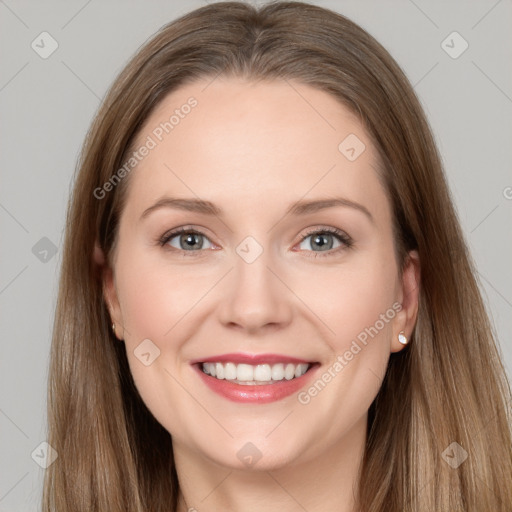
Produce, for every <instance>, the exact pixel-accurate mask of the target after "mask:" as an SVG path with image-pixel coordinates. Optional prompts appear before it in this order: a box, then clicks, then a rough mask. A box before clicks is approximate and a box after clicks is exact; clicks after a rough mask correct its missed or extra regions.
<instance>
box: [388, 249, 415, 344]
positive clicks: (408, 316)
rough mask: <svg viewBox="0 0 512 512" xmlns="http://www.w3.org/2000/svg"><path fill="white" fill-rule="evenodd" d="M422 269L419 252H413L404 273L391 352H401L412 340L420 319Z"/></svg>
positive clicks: (408, 257) (409, 255) (409, 256)
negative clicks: (417, 321)
mask: <svg viewBox="0 0 512 512" xmlns="http://www.w3.org/2000/svg"><path fill="white" fill-rule="evenodd" d="M420 276H421V267H420V259H419V254H418V251H411V252H410V253H409V254H408V256H407V260H406V263H405V266H404V269H403V272H402V282H401V287H402V289H401V298H402V300H401V304H402V309H401V310H400V312H399V313H398V314H397V315H396V317H395V321H394V324H393V339H392V340H391V351H392V352H399V351H400V350H402V349H403V348H404V346H406V345H407V344H408V343H409V342H410V339H411V335H412V332H413V330H414V326H415V325H416V320H417V317H418V309H419V295H420V284H421V281H420Z"/></svg>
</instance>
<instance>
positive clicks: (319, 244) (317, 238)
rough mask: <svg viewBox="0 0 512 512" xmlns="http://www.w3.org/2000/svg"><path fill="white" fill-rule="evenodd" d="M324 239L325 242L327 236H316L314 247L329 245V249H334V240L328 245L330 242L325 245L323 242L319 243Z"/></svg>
mask: <svg viewBox="0 0 512 512" xmlns="http://www.w3.org/2000/svg"><path fill="white" fill-rule="evenodd" d="M327 236H328V235H327ZM322 238H323V239H324V240H325V238H326V235H317V236H315V238H314V239H313V240H314V245H317V246H318V247H324V246H325V245H327V246H328V249H331V248H332V240H331V243H328V242H327V243H324V244H322V242H320V243H318V240H322Z"/></svg>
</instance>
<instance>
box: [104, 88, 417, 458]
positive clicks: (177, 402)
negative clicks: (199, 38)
mask: <svg viewBox="0 0 512 512" xmlns="http://www.w3.org/2000/svg"><path fill="white" fill-rule="evenodd" d="M191 97H193V99H192V100H190V99H189V98H191ZM186 105H188V107H187V106H186ZM171 116H174V117H173V118H171ZM166 123H167V124H166ZM144 146H145V147H146V150H144V149H139V148H143V147H144ZM136 148H137V149H139V151H138V156H137V161H138V164H137V165H136V167H135V168H134V169H133V170H131V171H130V173H129V176H128V177H125V178H124V179H129V180H130V184H129V189H128V195H127V202H126V206H125V209H124V211H123V213H122V216H121V219H120V228H119V238H118V244H117V246H116V252H115V255H114V256H115V259H114V265H113V274H111V273H109V272H108V271H107V273H106V274H105V285H106V288H105V291H106V298H107V299H108V301H109V303H110V305H111V308H112V316H113V320H114V321H115V322H116V325H117V327H116V329H117V330H116V332H117V335H118V336H119V337H120V338H122V339H124V343H125V344H126V351H127V356H128V361H129V364H130V368H131V372H132V374H133V377H134V380H135V383H136V386H137V388H138V390H139V392H140V395H141V396H142V399H143V400H144V402H145V403H146V405H147V407H148V408H149V410H150V411H151V412H152V414H153V415H154V416H155V417H156V419H157V420H158V421H159V422H160V423H161V424H162V425H163V426H164V427H165V428H166V429H167V430H168V431H169V432H170V434H171V435H172V436H173V442H174V445H175V449H176V450H178V449H181V450H182V451H186V452H188V453H189V454H193V455H194V456H195V457H199V458H201V459H203V460H209V461H210V462H215V463H217V464H220V465H222V466H227V467H234V468H241V467H244V466H248V465H251V464H254V463H257V464H258V468H277V467H279V466H284V465H286V464H291V463H296V462H297V463H298V462H304V461H307V460H310V459H312V458H314V457H317V456H319V455H320V454H322V453H326V452H329V451H333V450H336V448H339V447H341V446H342V445H343V444H345V445H347V443H349V442H353V440H354V439H355V438H356V437H357V438H358V439H361V436H364V435H365V429H366V421H367V411H368V408H369V406H370V405H371V403H372V401H373V400H374V398H375V396H376V395H377V392H378V390H379V388H380V386H381V383H382V379H383V376H384V373H385V370H386V365H387V362H388V359H389V356H390V353H391V352H396V351H399V350H400V349H401V348H403V346H402V345H401V344H400V343H399V342H398V339H397V337H398V333H399V332H400V331H402V330H404V331H405V334H406V335H407V336H410V334H411V332H412V329H413V326H414V322H415V318H416V311H417V292H418V290H417V278H418V277H417V276H418V274H416V271H415V269H417V260H416V259H414V260H411V263H410V264H409V265H408V266H407V267H406V268H405V271H404V274H403V276H402V278H400V277H399V272H398V270H399V269H398V266H397V261H396V258H395V252H394V245H393V237H392V216H391V207H390V203H389V202H388V199H387V197H386V194H385V191H384V188H383V186H382V185H381V183H380V181H379V179H378V177H377V173H376V170H375V168H376V166H377V153H376V150H375V148H374V147H372V145H371V143H370V140H369V138H368V136H367V134H366V133H365V131H364V130H363V128H362V125H361V124H360V123H359V122H358V120H357V119H356V117H355V116H353V115H352V114H351V113H350V111H349V110H348V109H347V108H345V107H344V106H342V105H341V104H340V103H339V102H338V101H337V100H336V99H335V98H334V97H332V96H330V95H329V94H327V93H325V92H322V91H320V90H317V89H314V88H311V87H309V86H306V85H301V84H298V83H293V82H289V83H287V82H260V83H257V84H256V83H254V82H247V81H242V80H241V79H240V80H238V79H233V78H231V79H221V78H217V79H215V80H213V81H211V80H209V81H202V82H195V83H193V84H188V85H186V86H184V87H182V88H181V89H179V90H176V91H175V92H173V93H171V94H170V95H168V96H167V98H166V99H165V100H164V101H163V102H162V103H161V104H160V105H159V106H158V108H157V109H156V110H155V111H154V113H153V114H152V115H151V117H150V118H149V119H148V120H147V122H146V123H145V125H144V127H143V129H142V130H141V131H140V132H139V134H138V138H137V144H136ZM139 160H140V161H139ZM107 193H113V192H107ZM171 198H173V199H176V200H180V202H175V203H174V206H173V204H172V203H171ZM335 199H336V200H339V202H334V200H335ZM200 201H203V202H207V203H208V204H207V205H203V204H202V203H201V202H200ZM319 201H325V203H323V204H322V203H320V202H319ZM329 201H332V202H330V203H329ZM310 203H311V204H310ZM308 204H309V206H307V205H308ZM155 205H156V206H155ZM158 205H159V206H158ZM213 209H215V210H216V213H215V214H212V213H211V211H212V210H213ZM178 228H185V230H186V231H187V232H188V233H185V234H180V233H178V234H175V235H171V236H170V235H169V233H171V232H172V231H173V230H176V229H178ZM190 231H192V233H190ZM326 231H327V232H326ZM194 232H195V234H194ZM400 305H402V307H400ZM400 309H401V310H400ZM399 310H400V312H399ZM258 356H261V357H260V359H254V360H252V359H251V358H252V357H258ZM244 357H245V358H244ZM206 360H208V361H210V362H212V365H207V366H206V367H205V369H207V370H208V367H210V368H211V367H212V366H213V368H215V370H213V369H211V370H210V372H211V373H213V372H215V377H214V376H212V375H207V374H205V373H204V372H203V371H202V365H201V364H200V363H202V362H204V361H206ZM299 360H300V361H303V363H302V366H298V364H294V363H297V361H299ZM215 363H219V364H215ZM248 363H254V364H248ZM257 363H258V364H257ZM306 364H307V365H308V366H306ZM306 368H309V369H308V371H307V372H306V373H305V374H304V375H302V376H300V374H301V372H303V371H304V370H305V369H306ZM295 372H297V373H296V374H297V375H299V377H294V378H291V377H292V376H294V375H295ZM222 373H224V379H220V378H219V377H221V376H222ZM226 377H227V380H226ZM251 379H252V380H253V381H257V382H258V383H257V384H254V383H253V384H247V381H251ZM233 380H235V381H236V382H232V381H233ZM230 381H231V382H230ZM269 381H270V382H269ZM276 381H277V382H276Z"/></svg>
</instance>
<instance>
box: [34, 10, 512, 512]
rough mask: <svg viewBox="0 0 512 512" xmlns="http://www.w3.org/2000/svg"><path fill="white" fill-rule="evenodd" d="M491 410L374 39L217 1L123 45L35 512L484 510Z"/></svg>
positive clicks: (63, 302)
mask: <svg viewBox="0 0 512 512" xmlns="http://www.w3.org/2000/svg"><path fill="white" fill-rule="evenodd" d="M324 246H325V247H324ZM314 253H322V254H314ZM510 398H511V394H510V386H509V383H508V381H507V378H506V375H505V371H504V368H503V365H502V363H501V361H500V356H499V353H498V350H497V347H496V343H495V337H494V335H493V333H492V330H491V325H490V322H489V319H488V317H487V315H486V312H485V309H484V305H483V303H482V299H481V296H480V293H479V290H478V286H477V283H476V280H475V269H474V267H473V265H472V263H471V260H470V257H469V255H468V250H467V247H466V245H465V242H464V239H463V235H462V232H461V229H460V226H459V222H458V219H457V217H456V214H455V211H454V207H453V204H452V200H451V197H450V193H449V190H448V187H447V184H446V180H445V177H444V174H443V170H442V166H441V163H440V159H439V156H438V153H437V149H436V147H435V144H434V141H433V138H432V135H431V132H430V129H429V127H428V124H427V122H426V120H425V116H424V113H423V111H422V108H421V106H420V104H419V102H418V100H417V98H416V96H415V94H414V92H413V90H412V88H411V86H410V84H409V82H408V81H407V79H406V78H405V76H404V74H403V72H402V71H401V70H400V68H399V67H398V65H397V64H396V63H395V61H394V60H393V59H392V58H391V56H390V55H389V54H388V53H387V52H386V50H385V49H384V48H383V47H382V46H381V45H379V43H377V42H376V41H375V40H374V39H373V38H372V37H371V36H370V35H369V34H368V33H366V32H365V31H364V30H363V29H361V28H360V27H359V26H357V25H356V24H354V23H353V22H351V21H350V20H348V19H346V18H345V17H343V16H341V15H339V14H336V13H334V12H332V11H329V10H327V9H323V8H320V7H316V6H312V5H308V4H305V3H297V2H291V3H289V2H281V3H279V2H277V3H272V4H268V5H265V6H262V7H261V8H255V7H252V6H250V5H247V4H244V3H238V2H222V3H216V4H212V5H208V6H205V7H202V8H200V9H197V10H195V11H193V12H191V13H189V14H187V15H185V16H183V17H182V18H180V19H178V20H176V21H174V22H173V23H171V24H169V25H167V26H165V27H163V29H161V30H160V31H159V33H158V34H156V36H155V37H154V38H153V39H152V40H150V41H149V42H148V43H146V44H145V45H144V46H143V47H142V48H141V49H140V50H139V52H138V53H137V55H136V56H135V57H134V58H133V59H132V60H131V62H130V63H129V64H128V65H127V66H126V68H125V69H124V70H123V71H122V72H121V74H120V75H119V77H118V78H117V79H116V81H115V82H114V84H113V86H112V88H111V90H110V91H109V93H108V95H107V97H106V99H105V101H104V104H103V105H102V107H101V109H100V110H99V112H98V114H97V116H96V118H95V120H94V122H93V125H92V127H91V129H90V132H89V134H88V137H87V140H86V141H85V145H84V148H83V152H82V155H81V159H80V168H79V172H78V175H77V177H76V183H75V187H74V191H73V195H72V198H71V201H70V206H69V212H68V218H67V230H66V239H65V248H64V259H63V267H62V274H61V282H60V290H59V298H58V304H57V311H56V318H55V327H54V334H53V345H52V354H51V370H50V385H49V399H48V402H49V439H48V441H49V443H50V445H51V446H52V447H53V448H54V449H55V450H56V451H57V453H58V454H59V457H58V459H57V460H56V462H55V463H54V464H53V465H51V466H50V467H49V469H48V470H47V473H46V481H45V495H44V510H45V511H48V512H49V511H59V512H60V511H69V510H74V511H75V510H84V511H85V510H87V511H91V510H98V511H105V510H108V511H123V512H126V511H137V512H142V511H164V510H165V511H169V510H172V511H179V512H183V511H186V510H198V511H203V510H204V511H210V510H211V511H217V510H244V511H250V510H265V511H272V510H278V509H279V510H280V511H283V510H290V511H292V510H308V511H317V510H322V511H328V510H329V511H331V510H332V511H335V510H336V511H340V512H349V511H350V512H355V511H361V512H363V511H364V512H370V511H371V512H377V511H398V510H399V511H414V512H427V511H432V510H436V511H442V510H446V511H448V510H450V511H456V510H457V511H459V510H460V511H462V510H464V511H475V512H476V511H478V512H481V511H487V510H493V511H502V512H505V511H509V510H511V509H512V489H511V485H510V483H511V482H512V441H511V439H512V436H511V430H510V423H509V420H510V416H509V414H510Z"/></svg>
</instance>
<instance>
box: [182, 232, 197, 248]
mask: <svg viewBox="0 0 512 512" xmlns="http://www.w3.org/2000/svg"><path fill="white" fill-rule="evenodd" d="M183 236H184V237H185V243H186V244H188V243H189V242H190V243H191V244H193V243H194V241H195V242H196V245H197V239H196V237H198V236H199V235H197V234H196V233H187V234H186V235H183ZM189 247H193V245H190V246H189Z"/></svg>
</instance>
